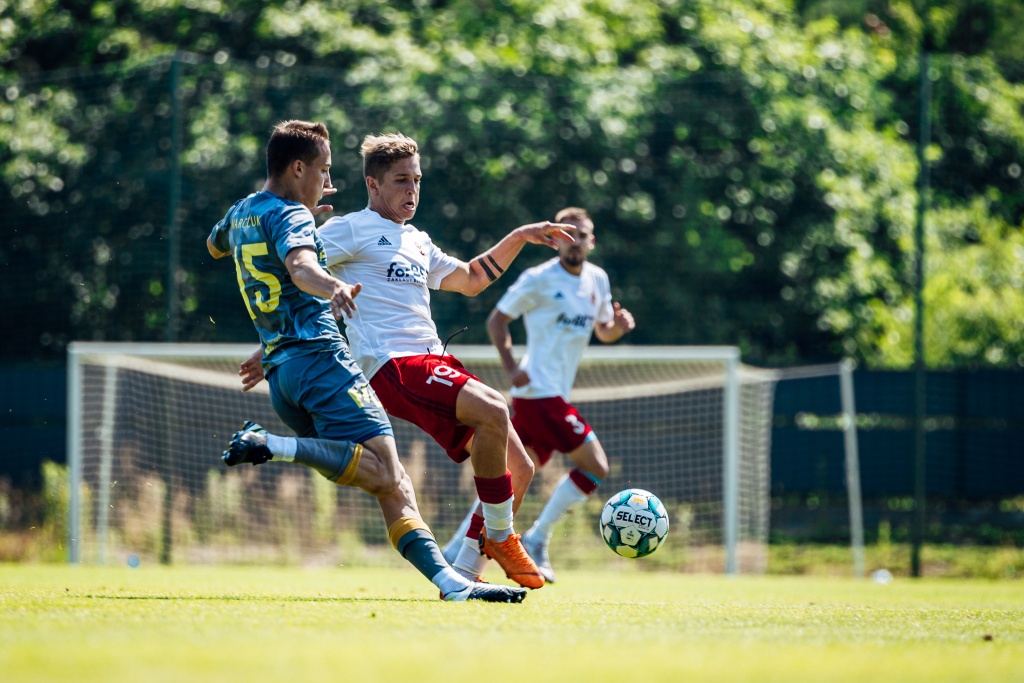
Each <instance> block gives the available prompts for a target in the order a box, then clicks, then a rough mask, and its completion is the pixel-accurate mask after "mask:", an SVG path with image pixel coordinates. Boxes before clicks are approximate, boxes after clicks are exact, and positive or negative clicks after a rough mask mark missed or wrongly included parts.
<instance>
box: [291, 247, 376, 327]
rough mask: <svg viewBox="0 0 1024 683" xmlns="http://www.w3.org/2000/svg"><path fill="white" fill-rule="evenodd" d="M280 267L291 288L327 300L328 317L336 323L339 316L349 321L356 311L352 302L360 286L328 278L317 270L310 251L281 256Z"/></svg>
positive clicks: (316, 261) (293, 251)
mask: <svg viewBox="0 0 1024 683" xmlns="http://www.w3.org/2000/svg"><path fill="white" fill-rule="evenodd" d="M284 265H285V267H286V268H287V269H288V274H289V275H291V276H292V282H294V283H295V286H296V287H298V288H299V289H301V290H302V291H303V292H305V293H307V294H312V295H313V296H318V297H320V298H321V299H327V300H328V301H329V302H330V304H331V313H333V314H334V317H335V318H338V319H339V320H340V319H341V317H342V316H343V315H346V316H348V317H349V318H351V317H352V314H353V313H355V311H356V302H355V298H356V295H357V294H359V292H361V291H362V289H363V286H362V285H361V284H354V285H350V284H348V283H347V282H343V281H342V280H339V279H338V278H336V277H332V276H331V275H330V274H329V273H328V272H327V271H326V270H324V269H323V268H321V267H320V262H319V261H318V260H317V258H316V252H314V251H313V248H312V247H298V248H296V249H292V250H291V251H289V252H288V255H287V256H285V259H284Z"/></svg>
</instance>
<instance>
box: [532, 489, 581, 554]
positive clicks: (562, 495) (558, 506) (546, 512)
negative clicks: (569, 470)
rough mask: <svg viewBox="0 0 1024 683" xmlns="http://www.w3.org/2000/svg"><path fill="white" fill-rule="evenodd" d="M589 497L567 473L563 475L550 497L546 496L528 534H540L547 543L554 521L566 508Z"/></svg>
mask: <svg viewBox="0 0 1024 683" xmlns="http://www.w3.org/2000/svg"><path fill="white" fill-rule="evenodd" d="M589 497H590V496H588V495H587V494H586V493H583V491H580V489H579V487H578V486H576V484H575V483H574V482H573V480H572V479H570V478H569V475H568V474H567V475H565V476H564V477H562V479H561V481H559V482H558V486H556V487H555V490H554V491H553V492H552V493H551V497H550V498H548V502H547V503H546V504H545V505H544V509H543V510H541V512H540V516H539V517H537V521H536V522H534V524H533V527H532V528H531V529H530V531H529V534H530V535H531V536H533V535H534V534H540V535H541V538H542V539H543V540H544V542H545V543H548V542H549V541H550V540H551V533H552V532H553V531H554V526H555V522H557V521H558V520H559V518H561V516H562V515H564V514H565V511H566V510H568V509H569V508H571V507H572V506H573V505H576V504H578V503H582V502H583V501H585V500H586V499H587V498H589Z"/></svg>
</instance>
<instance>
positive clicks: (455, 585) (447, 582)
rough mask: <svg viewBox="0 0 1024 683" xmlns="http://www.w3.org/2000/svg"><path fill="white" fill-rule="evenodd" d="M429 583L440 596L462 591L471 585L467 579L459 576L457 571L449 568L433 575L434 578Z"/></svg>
mask: <svg viewBox="0 0 1024 683" xmlns="http://www.w3.org/2000/svg"><path fill="white" fill-rule="evenodd" d="M430 582H431V583H433V584H434V585H435V586H437V588H438V590H440V591H441V595H448V594H449V593H454V592H455V591H460V590H464V589H466V588H468V587H469V586H471V585H472V584H471V583H470V581H469V579H467V578H466V577H464V576H460V575H459V573H458V572H457V571H455V570H454V569H452V568H450V567H445V568H444V569H442V570H441V571H439V572H438V573H437V574H434V578H432V579H431V580H430Z"/></svg>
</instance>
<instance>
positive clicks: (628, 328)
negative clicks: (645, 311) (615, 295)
mask: <svg viewBox="0 0 1024 683" xmlns="http://www.w3.org/2000/svg"><path fill="white" fill-rule="evenodd" d="M612 305H613V306H614V307H615V316H614V317H613V318H612V319H611V320H609V321H608V322H606V323H597V324H596V325H594V334H595V335H596V336H597V338H598V339H600V340H601V341H602V342H604V343H605V344H611V343H612V342H614V341H618V340H619V339H621V338H622V335H624V334H626V333H627V332H632V331H633V329H634V328H635V327H636V321H635V320H633V314H632V313H630V312H629V311H627V310H626V309H625V308H623V307H622V306H620V305H619V304H618V302H616V303H614V304H612Z"/></svg>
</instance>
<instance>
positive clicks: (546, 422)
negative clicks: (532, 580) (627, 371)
mask: <svg viewBox="0 0 1024 683" xmlns="http://www.w3.org/2000/svg"><path fill="white" fill-rule="evenodd" d="M555 221H556V222H558V223H568V224H571V225H572V226H573V228H572V229H570V230H569V231H568V232H569V234H570V235H572V237H573V241H572V242H563V243H561V244H559V246H558V256H557V258H552V259H550V260H549V261H547V262H545V263H542V264H540V265H539V266H535V267H533V268H530V269H528V270H526V271H525V272H524V273H523V274H522V275H520V276H519V279H518V280H516V281H515V283H514V284H513V285H512V286H511V287H509V289H508V291H506V292H505V294H504V296H502V297H501V299H500V300H499V301H498V304H497V305H496V306H495V308H494V310H493V311H492V312H491V315H490V317H489V318H488V319H487V332H488V334H489V335H490V337H491V341H492V342H493V344H494V346H495V347H496V348H497V349H498V354H499V355H500V356H501V363H502V365H503V366H504V368H505V372H506V374H507V375H508V381H509V384H510V385H511V386H512V389H511V394H512V425H513V427H514V428H515V430H516V433H518V434H519V438H520V439H522V442H523V444H524V445H525V446H526V451H527V452H528V453H529V454H530V457H531V458H532V459H533V461H534V463H535V464H536V467H537V468H541V467H543V466H544V465H546V464H547V463H548V461H549V460H550V459H551V455H552V453H554V452H555V451H558V452H559V453H565V454H566V455H567V456H568V457H569V459H570V460H571V461H572V463H573V465H574V466H575V467H574V468H573V469H572V470H571V471H570V472H569V473H568V474H567V475H565V476H564V477H562V479H561V481H559V483H558V485H557V486H556V487H555V490H554V492H553V493H552V494H551V497H550V498H549V499H548V501H547V503H546V504H545V506H544V509H543V510H542V511H541V513H540V516H539V517H538V518H537V521H536V522H534V524H533V526H532V527H530V529H529V531H527V532H526V533H525V534H523V545H524V546H525V547H526V550H527V552H528V553H529V554H530V556H531V557H532V558H533V559H534V561H535V562H536V563H537V566H538V568H539V569H540V571H541V573H542V574H543V575H544V578H545V580H546V581H548V582H552V583H553V582H554V580H555V572H554V570H553V569H552V568H551V560H550V559H549V557H548V545H549V543H550V541H551V534H552V530H553V527H554V524H555V522H557V521H558V519H559V518H560V517H561V516H562V515H563V514H565V512H566V511H567V510H568V509H569V508H570V507H572V506H573V505H576V504H578V503H581V502H583V501H585V500H586V499H587V498H589V497H590V496H591V494H593V493H594V491H595V490H596V489H597V487H598V486H600V485H601V482H602V480H604V478H605V477H607V476H608V456H607V455H605V452H604V449H603V448H602V447H601V442H600V441H598V439H597V435H596V434H595V433H594V432H593V430H591V428H590V425H588V424H587V423H586V422H585V421H584V419H583V417H582V416H581V415H580V413H579V411H578V410H577V409H576V408H575V406H573V405H572V404H571V403H569V392H570V391H571V389H572V385H573V381H574V380H575V378H576V371H577V369H578V368H579V365H580V360H581V358H582V357H583V351H584V349H586V347H587V345H588V344H589V343H590V337H591V333H592V332H593V334H594V335H595V336H596V337H597V338H598V339H600V340H601V341H602V342H605V343H606V344H607V343H611V342H614V341H617V340H618V339H619V338H621V337H622V335H624V334H626V333H627V332H629V331H631V330H632V329H633V328H634V327H635V326H636V325H635V322H634V320H633V316H632V315H631V314H630V312H629V311H627V310H626V309H625V308H622V307H621V306H619V304H618V303H613V302H612V295H611V288H610V286H609V283H608V274H607V273H605V271H604V270H602V269H601V268H599V267H598V266H595V265H594V264H592V263H589V262H588V261H587V258H588V257H589V256H590V252H591V251H592V250H593V248H594V222H593V221H592V220H591V218H590V215H589V214H588V213H587V212H586V211H585V210H583V209H580V208H576V207H569V208H566V209H562V210H561V211H559V212H558V214H557V215H556V216H555ZM519 317H522V318H523V322H524V323H525V326H526V355H525V356H523V359H522V361H521V362H519V363H516V360H515V358H514V357H513V355H512V337H511V335H510V334H509V323H510V322H511V321H513V320H515V319H516V318H519ZM463 525H465V523H463ZM451 553H452V543H451V542H449V543H448V544H447V545H446V546H445V554H446V555H447V556H450V554H451Z"/></svg>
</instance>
